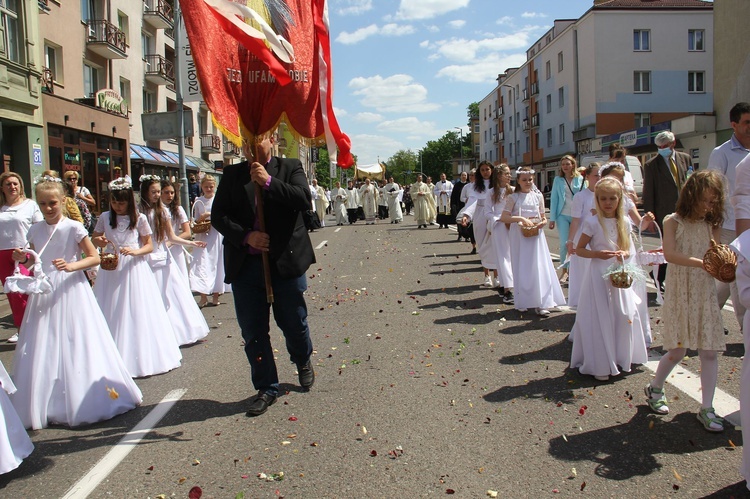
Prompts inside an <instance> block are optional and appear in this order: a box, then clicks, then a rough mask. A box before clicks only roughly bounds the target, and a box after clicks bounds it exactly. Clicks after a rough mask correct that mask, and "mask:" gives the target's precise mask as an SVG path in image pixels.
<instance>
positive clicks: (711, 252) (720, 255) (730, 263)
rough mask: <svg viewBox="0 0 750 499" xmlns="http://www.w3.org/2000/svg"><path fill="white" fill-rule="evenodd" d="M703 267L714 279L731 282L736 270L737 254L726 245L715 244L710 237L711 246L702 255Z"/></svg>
mask: <svg viewBox="0 0 750 499" xmlns="http://www.w3.org/2000/svg"><path fill="white" fill-rule="evenodd" d="M703 268H704V269H706V272H708V273H709V274H711V276H713V277H714V279H717V280H719V281H721V282H726V283H728V282H733V281H734V279H735V273H736V271H737V255H735V254H734V251H732V250H731V249H730V248H729V246H728V245H726V244H717V242H716V241H714V240H713V239H711V247H710V248H709V249H708V251H706V254H705V255H703Z"/></svg>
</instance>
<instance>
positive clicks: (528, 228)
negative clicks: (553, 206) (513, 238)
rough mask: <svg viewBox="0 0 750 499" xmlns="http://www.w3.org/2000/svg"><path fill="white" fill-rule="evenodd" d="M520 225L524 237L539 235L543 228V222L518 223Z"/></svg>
mask: <svg viewBox="0 0 750 499" xmlns="http://www.w3.org/2000/svg"><path fill="white" fill-rule="evenodd" d="M518 226H519V227H520V228H521V234H523V236H524V237H534V236H538V235H539V230H540V229H541V227H542V225H541V224H535V225H523V224H520V223H519V224H518Z"/></svg>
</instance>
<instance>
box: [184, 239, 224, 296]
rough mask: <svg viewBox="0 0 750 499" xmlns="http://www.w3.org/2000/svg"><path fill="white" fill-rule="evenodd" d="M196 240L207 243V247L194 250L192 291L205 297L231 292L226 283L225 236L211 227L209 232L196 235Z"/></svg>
mask: <svg viewBox="0 0 750 499" xmlns="http://www.w3.org/2000/svg"><path fill="white" fill-rule="evenodd" d="M195 239H196V240H197V241H205V242H206V247H205V248H193V253H192V254H193V261H192V262H191V264H190V289H191V290H192V291H195V292H196V293H201V294H204V295H210V294H213V293H228V292H230V291H231V287H230V286H229V285H227V284H225V283H224V247H223V245H222V241H223V240H224V238H223V236H222V235H221V234H219V232H218V231H217V230H216V229H215V228H213V227H211V229H210V230H209V231H208V232H205V233H203V234H196V235H195Z"/></svg>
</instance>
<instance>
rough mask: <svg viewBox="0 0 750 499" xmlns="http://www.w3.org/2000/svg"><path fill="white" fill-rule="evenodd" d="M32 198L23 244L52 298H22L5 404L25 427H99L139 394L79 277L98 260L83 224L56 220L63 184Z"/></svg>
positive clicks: (22, 258)
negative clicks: (38, 213)
mask: <svg viewBox="0 0 750 499" xmlns="http://www.w3.org/2000/svg"><path fill="white" fill-rule="evenodd" d="M36 199H37V202H38V203H39V207H40V208H41V210H42V215H44V222H40V223H38V224H36V225H33V226H32V227H31V228H30V229H29V234H28V241H29V244H30V246H31V247H32V249H34V250H35V251H38V252H39V253H38V254H39V258H40V260H41V263H42V268H43V271H44V273H45V274H46V275H47V277H48V278H49V280H50V283H51V284H52V291H51V292H50V293H47V294H33V295H31V296H30V297H29V302H28V306H27V307H26V313H25V314H24V318H23V322H22V323H21V334H20V339H19V341H18V346H17V347H16V352H15V356H14V358H13V381H14V383H15V385H16V387H17V388H18V391H17V392H16V393H14V394H13V395H12V396H11V400H12V401H13V405H14V406H15V408H16V411H17V412H18V415H19V417H20V418H21V421H22V422H23V425H24V426H25V427H26V428H32V429H35V430H36V429H40V428H45V427H46V426H47V425H48V424H53V423H54V424H64V425H67V426H79V425H83V424H89V423H95V422H97V421H104V420H106V419H110V418H112V417H114V416H117V415H118V414H122V413H124V412H127V411H129V410H131V409H133V408H134V407H136V406H137V405H138V404H140V403H141V400H142V396H141V391H140V390H139V389H138V387H137V386H136V385H135V383H134V382H133V380H132V379H131V375H130V372H129V371H128V369H127V368H126V365H125V363H124V362H123V359H122V358H121V357H120V354H119V353H118V351H117V347H116V346H115V343H114V341H112V336H111V334H110V330H109V327H108V326H107V321H106V320H105V318H104V316H103V315H102V312H101V310H100V309H99V306H98V305H97V303H96V299H95V298H94V294H93V293H92V291H91V286H90V285H89V283H88V282H87V281H86V276H85V275H84V273H83V272H81V271H82V270H83V269H86V268H89V267H92V266H95V265H97V264H98V263H99V256H98V255H97V253H96V249H95V248H94V246H93V245H92V244H91V240H90V239H89V238H88V231H87V230H86V229H85V228H84V227H83V225H82V224H81V223H79V222H76V221H73V220H70V219H68V218H66V217H64V216H63V214H62V207H63V205H64V199H65V194H64V192H63V188H62V183H61V182H59V181H52V180H48V181H42V182H40V183H39V184H37V186H36ZM81 253H83V254H84V255H86V256H85V257H84V258H83V259H80V255H81ZM27 256H28V255H27V254H26V252H24V251H23V250H16V251H14V253H13V259H14V260H16V261H19V262H25V263H26V264H27V265H30V264H32V263H33V262H32V260H34V257H33V256H30V257H29V258H27ZM115 394H116V396H115Z"/></svg>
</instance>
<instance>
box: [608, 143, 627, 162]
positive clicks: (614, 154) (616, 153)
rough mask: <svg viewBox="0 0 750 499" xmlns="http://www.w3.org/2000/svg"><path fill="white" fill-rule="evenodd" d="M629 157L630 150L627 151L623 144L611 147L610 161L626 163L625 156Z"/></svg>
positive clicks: (615, 144)
mask: <svg viewBox="0 0 750 499" xmlns="http://www.w3.org/2000/svg"><path fill="white" fill-rule="evenodd" d="M627 155H628V150H627V149H625V148H624V147H623V146H622V144H620V143H619V142H614V143H612V144H610V145H609V158H610V161H619V160H622V161H623V162H624V160H625V156H627Z"/></svg>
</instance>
